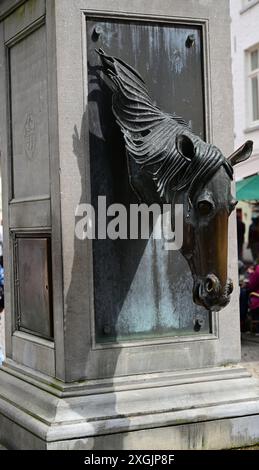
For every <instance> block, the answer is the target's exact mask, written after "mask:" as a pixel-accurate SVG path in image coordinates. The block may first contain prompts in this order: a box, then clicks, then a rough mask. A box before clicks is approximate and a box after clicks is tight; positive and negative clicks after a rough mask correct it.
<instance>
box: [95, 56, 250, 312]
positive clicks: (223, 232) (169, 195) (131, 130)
mask: <svg viewBox="0 0 259 470" xmlns="http://www.w3.org/2000/svg"><path fill="white" fill-rule="evenodd" d="M97 52H98V54H99V55H100V57H101V60H102V64H103V71H104V73H105V75H107V76H108V77H109V78H110V79H111V82H112V88H113V102H112V107H113V114H114V116H115V118H116V121H117V123H118V125H119V126H120V128H121V131H122V133H123V136H124V141H125V145H126V150H127V158H128V168H129V177H130V183H131V185H132V187H133V189H134V191H135V192H136V193H137V194H138V195H139V198H140V199H142V202H145V203H147V204H153V203H154V202H158V203H160V204H161V203H167V204H172V205H173V206H174V205H175V204H176V203H177V204H182V205H183V214H184V217H183V219H184V227H183V244H182V248H181V250H180V251H181V253H182V254H183V256H184V257H185V259H186V260H187V262H188V264H189V267H190V269H191V272H192V276H193V281H194V284H193V300H194V302H195V303H196V304H198V305H202V306H203V307H205V308H206V309H207V310H212V311H217V310H220V309H221V308H223V307H225V306H226V305H227V304H228V302H229V300H230V294H231V293H232V290H233V284H232V281H231V280H230V279H228V277H227V257H228V256H227V250H228V217H229V215H230V213H231V212H232V211H233V210H234V208H235V205H236V202H237V201H236V200H235V199H234V198H233V196H232V195H231V180H232V179H233V166H234V165H235V164H236V163H240V162H242V161H244V160H246V159H248V158H249V157H250V155H251V153H252V148H253V143H252V142H251V141H247V142H246V143H245V144H244V145H243V146H241V147H240V148H239V149H238V150H237V151H236V152H235V153H234V154H232V155H231V156H230V157H229V158H225V157H224V156H223V154H222V152H221V151H220V150H219V149H218V148H217V147H216V146H214V145H211V144H209V143H206V142H204V141H203V140H202V139H201V138H200V137H198V136H197V135H195V134H194V133H193V132H192V130H191V129H190V127H189V126H188V125H187V123H186V122H185V121H184V120H183V119H182V118H181V117H179V116H176V115H172V114H168V113H164V112H163V111H161V110H160V109H159V108H158V107H157V106H155V105H154V104H153V103H152V101H151V98H150V96H149V94H148V91H147V88H146V85H145V82H144V81H143V79H142V77H141V76H140V75H139V73H138V72H137V71H136V70H135V69H133V68H132V67H131V66H129V65H128V64H126V63H125V62H123V61H122V60H121V59H117V58H115V57H112V56H108V55H106V54H105V53H104V51H102V50H101V49H99V51H97ZM134 162H135V163H134ZM136 167H138V170H137V171H136ZM173 212H174V211H173ZM172 222H173V223H174V221H172Z"/></svg>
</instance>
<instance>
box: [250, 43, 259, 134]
mask: <svg viewBox="0 0 259 470" xmlns="http://www.w3.org/2000/svg"><path fill="white" fill-rule="evenodd" d="M248 93H249V101H248V102H249V124H250V125H251V124H255V123H256V124H258V123H259V46H257V47H256V48H254V49H253V50H251V51H249V52H248Z"/></svg>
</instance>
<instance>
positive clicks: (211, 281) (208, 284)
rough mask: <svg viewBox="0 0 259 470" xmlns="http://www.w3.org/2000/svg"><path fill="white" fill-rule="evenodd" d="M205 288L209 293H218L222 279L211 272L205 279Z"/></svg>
mask: <svg viewBox="0 0 259 470" xmlns="http://www.w3.org/2000/svg"><path fill="white" fill-rule="evenodd" d="M204 288H205V291H206V292H207V294H212V293H213V294H218V293H219V291H220V281H219V279H218V278H217V276H215V274H209V275H208V276H207V278H206V280H205V283H204Z"/></svg>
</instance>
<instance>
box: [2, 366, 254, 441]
mask: <svg viewBox="0 0 259 470" xmlns="http://www.w3.org/2000/svg"><path fill="white" fill-rule="evenodd" d="M0 442H1V444H2V445H3V446H5V447H7V448H9V449H63V450H70V449H71V450H72V449H81V450H87V449H89V450H93V449H96V450H97V449H98V450H99V449H105V450H109V449H115V450H118V449H128V450H130V449H136V450H137V449H173V450H176V449H181V450H182V449H183V450H186V449H228V448H232V447H242V446H248V445H253V444H256V443H258V442H259V380H256V379H254V378H252V377H251V376H250V375H249V373H248V372H247V371H246V369H243V368H239V367H237V366H236V367H235V366H233V367H218V368H213V369H203V370H194V371H185V372H183V373H179V372H177V373H176V372H175V373H163V374H148V375H146V376H143V375H142V376H132V377H127V378H126V377H122V378H119V379H113V381H112V382H111V381H110V382H109V381H108V380H99V381H97V380H96V381H86V382H80V383H73V384H63V383H62V382H59V381H56V380H54V379H50V378H49V377H46V376H44V375H42V374H37V376H35V373H34V372H33V371H32V370H30V369H26V368H24V367H18V366H17V365H15V364H14V363H12V362H11V361H9V362H8V363H5V365H4V366H3V367H2V369H1V370H0Z"/></svg>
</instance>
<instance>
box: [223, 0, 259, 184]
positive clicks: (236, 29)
mask: <svg viewBox="0 0 259 470" xmlns="http://www.w3.org/2000/svg"><path fill="white" fill-rule="evenodd" d="M248 4H249V8H246V6H247V5H248ZM230 14H231V20H232V21H231V49H232V73H233V91H234V133H235V148H237V147H239V146H240V145H242V143H243V142H244V141H245V140H253V141H254V151H253V156H252V157H251V158H250V159H249V160H248V161H247V162H243V163H240V164H239V165H237V167H236V168H235V174H236V179H241V178H244V177H246V176H249V175H252V174H254V173H258V172H259V126H257V128H254V130H253V131H252V130H251V129H248V97H247V82H246V64H245V51H246V50H247V49H249V48H251V47H253V46H255V45H256V44H259V0H250V1H248V0H230Z"/></svg>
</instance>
